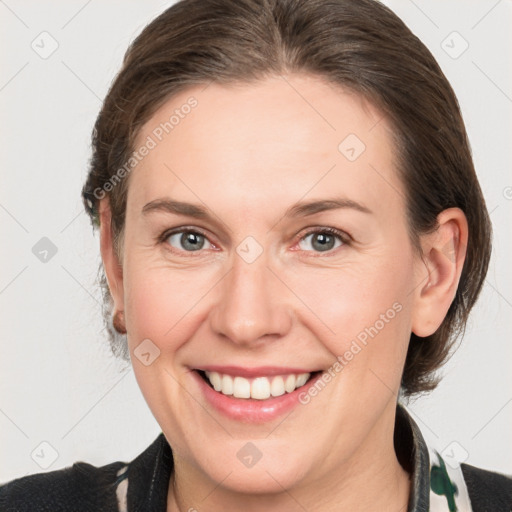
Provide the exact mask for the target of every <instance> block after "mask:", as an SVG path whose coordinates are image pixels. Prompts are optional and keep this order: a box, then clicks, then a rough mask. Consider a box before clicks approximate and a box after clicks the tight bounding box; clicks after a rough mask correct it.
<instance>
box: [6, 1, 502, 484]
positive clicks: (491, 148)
mask: <svg viewBox="0 0 512 512" xmlns="http://www.w3.org/2000/svg"><path fill="white" fill-rule="evenodd" d="M170 4H171V2H169V1H167V2H165V1H157V0H150V1H148V0H146V1H144V2H143V1H138V2H135V1H126V0H123V1H112V0H109V1H102V2H99V1H97V0H92V1H91V0H89V1H85V0H73V1H69V0H68V1H66V2H64V1H60V2H56V1H53V2H50V1H48V0H44V1H41V0H38V1H35V0H32V1H27V0H25V1H23V2H22V1H16V0H5V1H3V0H2V1H0V23H1V31H0V59H1V60H0V63H1V64H0V65H1V67H0V69H1V75H0V114H1V119H2V136H1V137H0V152H1V165H0V179H1V182H0V229H1V240H2V250H1V253H0V254H1V261H0V269H1V271H0V311H1V321H2V323H1V357H0V482H4V481H7V480H10V479H12V478H15V477H20V476H24V475H27V474H31V473H36V472H41V471H43V467H42V466H48V467H47V470H48V471H49V470H54V469H59V468H62V467H65V466H68V465H71V464H72V463H74V462H76V461H79V460H82V461H85V462H89V463H91V464H94V465H103V464H107V463H109V462H112V461H114V460H125V461H129V460H131V459H132V458H133V457H135V456H136V455H137V454H138V453H140V452H141V451H142V450H144V449H145V448H146V447H147V446H148V445H149V444H150V443H151V442H152V441H153V440H154V439H155V438H156V436H157V435H158V433H159V432H160V428H159V426H158V424H157V423H156V421H155V420H154V418H153V416H152V415H151V413H150V411H149V409H148V407H147V405H146V403H145V401H144V399H143V398H142V395H141V393H140V391H139V389H138V386H137V384H136V381H135V379H134V375H133V371H132V370H131V368H130V367H129V366H126V365H123V364H122V363H119V362H118V361H116V360H115V358H114V357H113V356H111V355H110V349H109V346H108V342H107V339H106V336H105V333H104V332H103V326H102V319H101V295H100V291H99V289H98V287H97V285H96V284H95V278H96V271H97V267H98V264H99V262H100V257H99V239H98V237H97V235H93V233H92V228H91V227H90V224H89V219H88V218H87V216H86V215H85V213H84V212H83V210H82V205H81V201H80V189H81V186H82V183H83V181H84V179H85V177H86V172H87V161H88V158H89V156H90V143H89V140H90V134H91V130H92V126H93V123H94V120H95V118H96V115H97V113H98V111H99V108H100V105H101V100H102V98H103V97H104V95H105V94H106V91H107V88H108V86H109V84H110V82H111V80H112V79H113V77H114V75H115V73H116V72H117V70H118V69H119V66H120V63H121V59H122V56H123V54H124V51H125V50H126V48H127V46H128V43H129V42H130V41H131V40H132V39H133V38H134V36H136V35H137V34H138V33H139V32H140V30H141V29H142V27H143V26H144V25H145V24H147V23H148V22H149V21H150V20H151V19H153V18H154V17H155V16H156V15H157V14H159V13H160V12H162V11H163V10H164V8H165V7H167V6H168V5H170ZM388 4H389V5H390V6H391V7H392V8H393V9H395V10H396V12H397V13H398V14H399V15H400V16H401V17H402V18H403V19H404V21H405V22H406V23H407V24H408V25H409V26H410V28H411V29H412V30H413V32H415V33H416V34H417V35H418V36H419V37H420V39H422V41H424V43H425V44H426V45H427V46H428V47H429V48H430V50H431V51H432V52H433V53H434V55H435V56H436V58H437V59H438V61H439V63H440V65H441V67H442V68H443V70H444V72H445V73H446V75H447V76H448V78H449V80H450V82H451V83H452V85H453V87H454V89H455V91H456V93H457V95H458V98H459V101H460V104H461V107H462V110H463V114H464V118H465V121H466V124H467V129H468V132H469V137H470V140H471V143H472V148H473V152H474V158H475V163H476V168H477V172H478V175H479V178H480V181H481V185H482V188H483V191H484V194H485V197H486V200H487V203H488V207H489V211H490V212H491V219H492V221H493V224H494V230H495V235H494V253H493V259H492V262H491V266H490V270H489V274H488V278H487V281H486V285H485V289H484V291H483V294H482V296H481V299H480V301H479V303H478V305H477V307H476V309H475V310H474V314H473V316H472V319H471V321H470V323H469V326H468V330H467V334H466V337H465V338H464V340H463V341H462V344H461V346H460V348H459V350H458V351H457V352H456V353H455V355H454V356H453V358H452V359H451V361H450V362H449V363H448V364H447V365H446V367H445V369H444V374H445V377H444V380H443V381H442V383H441V385H440V386H439V388H438V389H437V390H436V391H435V392H433V393H432V394H431V395H429V396H425V397H421V398H420V399H418V400H417V401H415V402H413V403H411V404H410V406H409V409H410V410H411V412H412V413H413V418H414V419H415V420H416V421H417V423H418V425H419V426H420V428H421V430H422V432H423V434H424V436H425V437H426V439H427V441H428V442H430V443H432V444H433V445H434V446H435V447H437V448H438V449H439V450H440V451H441V450H444V449H445V448H446V447H447V446H449V447H450V448H449V449H448V450H447V451H446V452H445V456H448V455H449V452H453V454H454V457H455V459H459V460H464V459H465V458H466V457H467V462H469V463H470V464H473V465H477V466H480V467H484V468H487V469H493V470H498V471H502V472H506V473H510V474H512V440H511V432H512V371H511V361H512V357H511V356H512V344H511V343H510V329H511V327H512V288H511V270H510V254H511V238H512V237H511V230H510V222H509V220H510V214H511V209H512V201H511V200H510V198H511V197H512V189H511V186H512V176H511V174H510V168H511V151H510V146H511V140H512V137H511V135H512V129H511V118H512V116H511V111H512V72H511V66H510V62H511V50H512V41H511V39H512V37H511V35H510V34H511V31H510V26H511V22H512V19H511V18H512V2H511V1H510V0H501V1H497V0H478V1H464V2H462V1H454V0H452V1H446V0H445V1H443V2H440V1H437V2H433V1H420V0H415V2H413V1H409V0H400V1H398V0H397V1H392V0H390V1H389V2H388ZM43 31H47V32H48V33H49V34H51V37H52V38H53V39H55V40H56V41H57V43H58V48H57V50H56V51H55V52H54V53H53V54H52V55H51V56H49V57H48V58H47V59H43V58H41V57H40V56H39V55H38V54H37V53H36V52H35V51H34V50H33V49H32V47H31V44H32V41H34V40H35V41H36V43H35V44H39V45H40V46H41V45H42V43H41V42H40V41H41V39H40V38H41V37H47V38H48V36H40V34H41V32H43ZM454 31H456V32H458V34H459V35H460V36H459V35H453V34H452V32H454ZM447 37H448V39H446V38H447ZM462 38H463V39H462ZM38 41H39V43H38ZM443 41H445V42H444V43H443ZM464 41H466V42H467V44H469V47H468V48H467V50H466V51H465V52H464V53H462V54H461V55H460V56H459V57H458V58H453V56H454V55H456V54H457V53H459V52H460V51H461V49H463V47H464V46H465V43H464ZM50 43H51V41H50V39H46V43H45V48H49V44H50ZM445 50H446V51H448V52H451V54H452V55H451V56H450V55H449V54H448V53H447V52H446V51H445ZM42 237H48V238H49V239H50V240H51V241H52V242H53V243H54V244H55V246H56V247H57V253H56V254H55V256H54V257H53V258H51V259H50V261H48V262H47V263H42V262H41V261H39V259H37V258H36V257H35V256H34V254H33V253H32V247H33V246H34V245H35V244H36V243H37V242H38V241H39V240H40V239H41V238H42ZM507 261H508V262H509V263H508V264H507ZM454 441H455V442H456V443H457V444H455V445H451V443H453V442H454ZM41 442H46V443H49V445H51V447H49V446H48V445H42V446H41V445H40V443H41ZM34 450H35V454H34V459H35V460H38V461H39V463H40V464H41V465H38V464H37V463H36V462H35V461H34V459H33V458H32V457H31V454H33V453H34ZM53 450H55V452H53ZM37 455H39V456H37ZM53 459H55V460H53ZM50 464H51V465H50Z"/></svg>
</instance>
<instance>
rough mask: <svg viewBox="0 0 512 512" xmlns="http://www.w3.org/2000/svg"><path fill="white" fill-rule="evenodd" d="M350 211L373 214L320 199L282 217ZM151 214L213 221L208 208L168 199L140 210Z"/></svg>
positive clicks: (352, 205) (345, 202)
mask: <svg viewBox="0 0 512 512" xmlns="http://www.w3.org/2000/svg"><path fill="white" fill-rule="evenodd" d="M342 208H343V209H351V210H356V211H359V212H362V213H367V214H371V213H373V212H372V211H371V210H370V209H369V208H368V207H366V206H364V205H363V204H361V203H358V202H356V201H353V200H352V199H347V198H343V197H335V198H330V199H322V200H316V201H303V202H299V203H296V204H294V205H292V206H291V207H290V208H288V209H287V210H286V212H285V214H284V216H283V217H292V218H293V217H307V216H309V215H314V214H316V213H320V212H324V211H329V210H337V209H342ZM151 212H164V213H171V214H175V215H185V216H188V217H193V218H196V219H207V220H208V219H209V220H213V218H212V215H210V213H209V210H208V208H205V207H204V206H202V205H200V204H194V203H186V202H183V201H175V200H173V199H169V198H159V199H155V200H153V201H150V202H149V203H147V204H146V205H145V206H144V207H143V208H142V214H143V215H147V214H149V213H151Z"/></svg>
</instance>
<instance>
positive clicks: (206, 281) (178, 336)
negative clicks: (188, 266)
mask: <svg viewBox="0 0 512 512" xmlns="http://www.w3.org/2000/svg"><path fill="white" fill-rule="evenodd" d="M211 273H212V271H211V270H210V272H209V273H208V274H206V273H205V272H202V271H197V269H196V270H189V271H183V270H181V271H178V270H176V269H172V268H169V266H166V265H165V264H162V263H159V264H152V263H151V262H150V261H149V262H148V261H140V262H139V263H137V260H136V259H133V260H132V261H130V262H127V264H126V267H125V277H124V281H125V297H126V301H125V306H126V321H127V328H128V332H129V333H130V334H131V337H132V339H133V341H132V342H133V343H136V340H142V339H145V338H149V339H151V340H152V341H153V342H154V343H155V344H156V345H157V346H159V347H160V348H161V349H164V346H163V345H165V350H167V351H168V350H171V351H172V350H176V348H177V347H178V346H179V344H180V343H182V342H183V340H186V339H188V337H190V336H191V334H192V332H193V329H194V325H196V324H197V322H198V321H200V319H199V318H198V315H199V312H200V310H201V299H202V298H203V297H204V296H205V295H207V293H208V291H209V290H210V289H211V287H212V283H214V282H215V281H212V279H213V276H212V275H211ZM192 324H193V325H192Z"/></svg>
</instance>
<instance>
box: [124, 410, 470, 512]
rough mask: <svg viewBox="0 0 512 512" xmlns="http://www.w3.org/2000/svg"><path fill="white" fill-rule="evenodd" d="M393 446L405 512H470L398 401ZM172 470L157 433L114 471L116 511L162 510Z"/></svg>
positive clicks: (450, 466) (461, 488)
mask: <svg viewBox="0 0 512 512" xmlns="http://www.w3.org/2000/svg"><path fill="white" fill-rule="evenodd" d="M394 445H395V451H396V454H397V458H398V460H399V462H400V464H401V465H402V466H403V467H404V468H405V469H406V470H407V471H408V472H409V473H410V475H411V492H410V498H409V504H408V508H407V512H457V511H464V512H472V509H471V505H470V500H469V495H468V490H467V487H466V483H465V481H464V477H463V474H462V470H461V468H460V466H459V465H458V464H457V463H456V462H454V461H453V460H451V458H449V453H448V452H447V450H444V451H443V453H444V454H445V455H446V457H445V458H446V460H447V461H448V462H449V463H447V462H446V461H445V460H444V459H443V458H442V457H441V455H440V454H439V452H438V451H437V450H436V449H435V448H432V447H429V446H428V445H427V443H426V442H425V439H424V438H423V436H422V434H421V431H420V429H419V428H418V425H417V424H416V422H415V421H414V420H413V419H412V417H411V415H410V413H409V411H408V410H407V409H406V408H405V406H404V405H403V404H401V403H397V409H396V418H395V432H394ZM448 448H449V447H448ZM445 452H446V453H445ZM447 453H448V454H447ZM173 467H174V462H173V456H172V450H171V447H170V446H169V443H168V442H167V439H166V438H165V436H164V434H163V433H160V434H159V436H158V437H157V438H156V439H155V441H154V442H153V443H152V444H151V445H150V446H149V447H148V448H147V449H146V450H144V451H143V452H142V453H141V454H140V455H139V456H138V457H136V458H135V459H134V460H133V461H132V462H130V463H129V464H127V465H126V466H124V467H122V468H121V469H120V470H119V471H118V472H117V481H116V494H117V498H118V506H119V509H118V510H119V512H131V511H136V510H153V511H156V512H157V511H162V512H165V510H166V508H167V490H168V486H169V479H170V477H171V473H172V470H173Z"/></svg>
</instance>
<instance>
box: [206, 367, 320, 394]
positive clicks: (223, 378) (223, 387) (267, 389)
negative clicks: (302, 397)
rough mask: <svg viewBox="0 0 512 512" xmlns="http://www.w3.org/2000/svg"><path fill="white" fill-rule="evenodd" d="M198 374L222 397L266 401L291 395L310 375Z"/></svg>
mask: <svg viewBox="0 0 512 512" xmlns="http://www.w3.org/2000/svg"><path fill="white" fill-rule="evenodd" d="M200 373H201V374H202V377H203V378H204V379H205V380H206V381H207V382H208V383H209V384H210V385H211V387H212V388H213V389H214V390H215V391H217V392H219V393H222V394H223V395H226V396H233V397H234V398H252V399H255V400H267V399H269V398H271V397H272V398H274V397H278V396H281V395H284V394H285V393H293V392H294V391H295V390H296V389H298V388H300V387H302V386H304V385H305V384H306V383H307V382H308V380H309V379H310V377H311V375H312V374H311V373H299V374H293V373H292V374H288V375H273V376H259V377H255V378H245V377H241V376H233V375H229V374H227V373H219V372H210V371H204V372H200Z"/></svg>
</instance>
